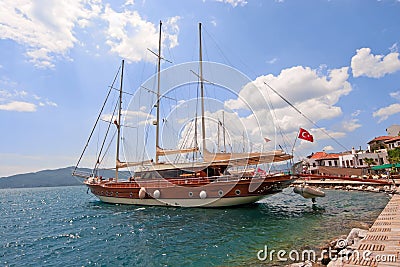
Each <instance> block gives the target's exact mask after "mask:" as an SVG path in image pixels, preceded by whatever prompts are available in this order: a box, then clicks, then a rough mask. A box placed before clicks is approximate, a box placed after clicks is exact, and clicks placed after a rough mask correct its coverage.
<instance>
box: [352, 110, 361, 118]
mask: <svg viewBox="0 0 400 267" xmlns="http://www.w3.org/2000/svg"><path fill="white" fill-rule="evenodd" d="M361 112H362V111H361V110H359V109H357V110H356V111H354V112H353V113H351V116H352V117H358V116H359V115H360V114H361Z"/></svg>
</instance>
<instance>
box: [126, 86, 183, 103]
mask: <svg viewBox="0 0 400 267" xmlns="http://www.w3.org/2000/svg"><path fill="white" fill-rule="evenodd" d="M140 87H141V88H143V89H145V90H146V91H148V92H149V93H153V94H155V95H158V93H157V92H155V91H153V90H151V89H149V88H146V87H144V86H143V85H141V86H140ZM127 94H129V93H127ZM132 95H133V94H132ZM159 97H160V98H161V97H164V98H168V99H171V100H175V101H177V100H176V99H175V98H172V97H169V96H166V95H162V94H160V95H159Z"/></svg>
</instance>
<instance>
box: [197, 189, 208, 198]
mask: <svg viewBox="0 0 400 267" xmlns="http://www.w3.org/2000/svg"><path fill="white" fill-rule="evenodd" d="M199 196H200V198H201V199H205V198H206V197H207V192H206V191H204V190H203V191H201V192H200V194H199Z"/></svg>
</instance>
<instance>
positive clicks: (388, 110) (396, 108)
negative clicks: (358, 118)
mask: <svg viewBox="0 0 400 267" xmlns="http://www.w3.org/2000/svg"><path fill="white" fill-rule="evenodd" d="M396 113H400V104H399V103H396V104H392V105H389V106H387V107H384V108H381V109H379V110H377V111H375V112H374V113H373V114H372V116H374V117H379V120H378V122H379V123H380V122H382V121H384V120H387V119H388V118H389V117H390V116H391V115H394V114H396Z"/></svg>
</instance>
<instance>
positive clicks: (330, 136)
mask: <svg viewBox="0 0 400 267" xmlns="http://www.w3.org/2000/svg"><path fill="white" fill-rule="evenodd" d="M264 84H265V85H266V86H268V87H269V88H270V89H271V90H272V91H273V92H274V93H275V94H277V95H278V96H279V97H280V98H282V100H283V101H285V102H286V103H287V104H289V106H291V107H292V108H294V110H296V111H297V112H298V113H300V115H302V116H303V117H304V118H305V119H306V120H308V121H309V122H311V123H312V124H313V125H314V126H315V127H317V128H318V129H320V130H321V131H322V132H323V133H324V134H326V135H327V136H329V138H331V139H332V140H333V141H335V143H336V144H338V145H339V146H341V147H342V148H344V149H345V150H346V151H348V150H349V149H348V148H347V147H345V146H344V145H342V144H341V143H340V142H339V141H338V140H337V139H336V138H334V137H333V136H332V135H330V134H329V133H328V132H327V131H325V130H324V129H323V128H321V127H319V126H318V125H317V124H316V123H315V122H314V121H312V120H311V119H310V118H308V117H307V116H306V115H305V114H303V113H302V112H301V111H300V110H299V109H298V108H296V107H295V106H294V105H293V104H292V103H290V102H289V101H288V100H287V99H286V98H284V97H283V96H282V95H281V94H279V93H278V92H277V91H276V90H275V89H274V88H272V87H271V86H270V85H269V84H267V83H266V82H264Z"/></svg>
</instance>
